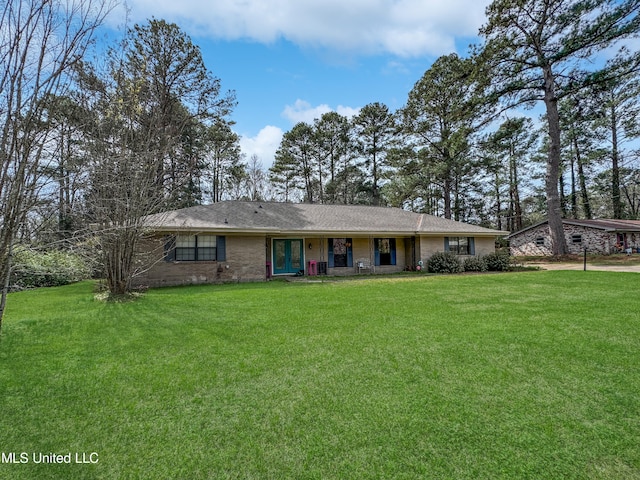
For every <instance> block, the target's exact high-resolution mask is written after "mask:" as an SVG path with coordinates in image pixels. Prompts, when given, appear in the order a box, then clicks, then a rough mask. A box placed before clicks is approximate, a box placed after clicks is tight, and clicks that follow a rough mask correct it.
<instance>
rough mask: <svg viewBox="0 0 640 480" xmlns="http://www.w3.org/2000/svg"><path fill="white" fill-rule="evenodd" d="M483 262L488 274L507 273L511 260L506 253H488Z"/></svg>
mask: <svg viewBox="0 0 640 480" xmlns="http://www.w3.org/2000/svg"><path fill="white" fill-rule="evenodd" d="M483 260H484V262H485V263H486V265H487V270H489V271H490V272H507V271H509V268H510V265H511V258H510V257H509V255H508V254H506V253H498V252H496V253H489V254H487V255H485V256H484V257H483Z"/></svg>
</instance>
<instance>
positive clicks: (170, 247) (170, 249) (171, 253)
mask: <svg viewBox="0 0 640 480" xmlns="http://www.w3.org/2000/svg"><path fill="white" fill-rule="evenodd" d="M175 260H176V237H175V235H167V236H166V237H164V261H165V262H174V261H175Z"/></svg>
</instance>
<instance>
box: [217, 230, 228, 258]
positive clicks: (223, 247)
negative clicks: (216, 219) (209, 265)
mask: <svg viewBox="0 0 640 480" xmlns="http://www.w3.org/2000/svg"><path fill="white" fill-rule="evenodd" d="M216 260H217V261H218V262H225V261H226V260H227V237H224V236H220V235H219V236H217V237H216Z"/></svg>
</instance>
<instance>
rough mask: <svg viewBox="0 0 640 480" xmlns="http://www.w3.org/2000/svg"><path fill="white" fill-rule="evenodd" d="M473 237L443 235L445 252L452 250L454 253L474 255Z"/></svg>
mask: <svg viewBox="0 0 640 480" xmlns="http://www.w3.org/2000/svg"><path fill="white" fill-rule="evenodd" d="M474 243H475V242H474V239H473V237H445V239H444V250H445V252H453V253H455V254H456V255H475V246H474Z"/></svg>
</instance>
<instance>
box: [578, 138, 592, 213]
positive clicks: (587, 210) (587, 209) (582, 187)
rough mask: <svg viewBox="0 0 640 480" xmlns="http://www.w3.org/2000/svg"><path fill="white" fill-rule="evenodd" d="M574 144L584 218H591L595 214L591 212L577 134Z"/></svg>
mask: <svg viewBox="0 0 640 480" xmlns="http://www.w3.org/2000/svg"><path fill="white" fill-rule="evenodd" d="M573 146H574V148H575V150H576V163H577V164H578V182H579V183H580V196H581V197H582V210H583V213H584V218H586V219H591V218H592V216H593V214H592V213H591V202H590V200H589V192H588V191H587V179H586V177H585V175H584V165H583V162H582V155H581V154H580V147H579V146H578V139H577V138H576V137H575V136H574V137H573Z"/></svg>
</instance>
